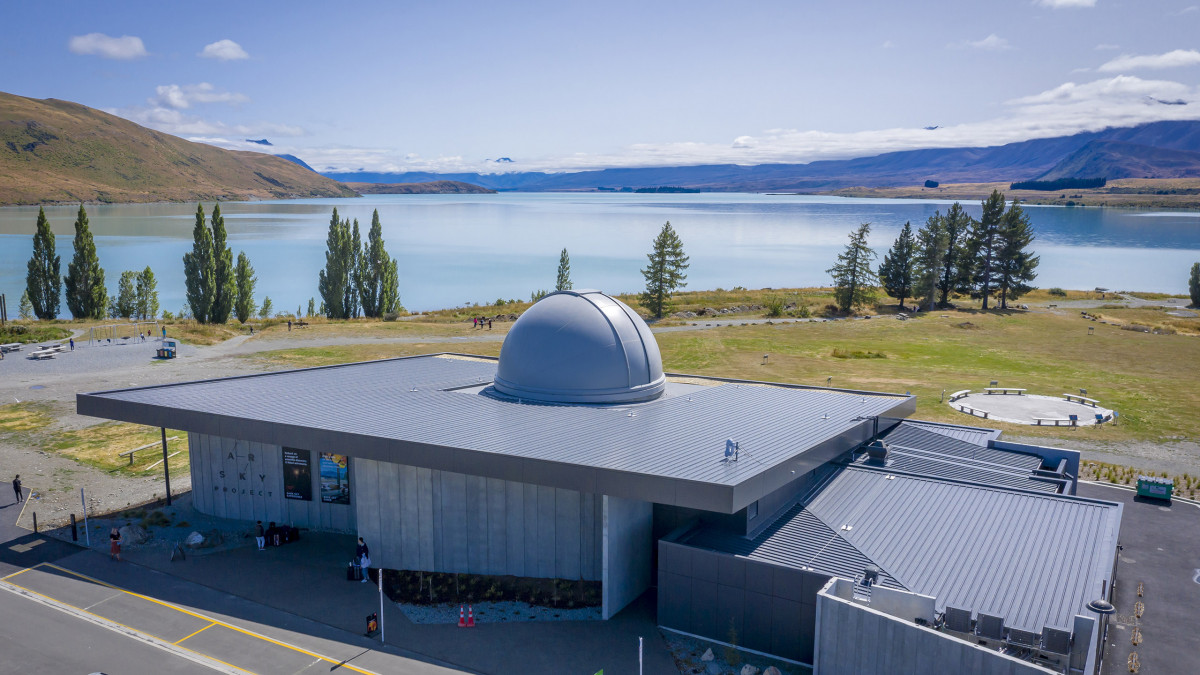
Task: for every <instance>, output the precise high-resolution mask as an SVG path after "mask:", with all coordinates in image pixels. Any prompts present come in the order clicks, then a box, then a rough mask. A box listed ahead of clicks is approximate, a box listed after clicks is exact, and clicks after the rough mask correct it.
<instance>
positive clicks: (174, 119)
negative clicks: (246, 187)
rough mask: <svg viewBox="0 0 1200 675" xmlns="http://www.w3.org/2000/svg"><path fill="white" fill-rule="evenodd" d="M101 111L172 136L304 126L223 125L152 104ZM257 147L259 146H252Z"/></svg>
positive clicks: (285, 132) (281, 131) (276, 132)
mask: <svg viewBox="0 0 1200 675" xmlns="http://www.w3.org/2000/svg"><path fill="white" fill-rule="evenodd" d="M105 112H109V113H112V114H113V115H117V116H119V117H124V118H125V119H127V120H129V121H131V122H136V123H138V124H140V125H142V126H145V127H150V128H151V129H156V130H158V131H162V132H165V133H168V134H172V135H174V136H182V137H185V138H187V137H190V136H213V137H222V136H234V137H237V136H243V137H250V136H258V137H262V136H285V137H288V136H290V137H296V136H304V135H305V133H306V132H305V131H304V129H302V128H300V127H298V126H295V125H291V124H278V123H274V122H256V123H253V124H226V123H224V122H219V121H213V120H206V119H203V118H200V117H195V116H190V115H187V114H185V113H184V112H183V111H181V110H179V109H177V108H168V107H163V106H155V105H152V106H150V107H144V106H134V107H130V108H118V109H109V110H106V111H105ZM255 147H260V151H261V146H255Z"/></svg>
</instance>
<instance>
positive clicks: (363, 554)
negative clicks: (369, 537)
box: [354, 537, 371, 584]
mask: <svg viewBox="0 0 1200 675" xmlns="http://www.w3.org/2000/svg"><path fill="white" fill-rule="evenodd" d="M354 557H355V558H357V559H358V564H359V567H361V568H362V575H363V578H362V583H364V584H365V583H367V580H368V579H370V578H371V573H370V568H371V550H370V549H369V548H367V542H365V541H363V538H362V537H359V538H358V545H357V546H355V547H354Z"/></svg>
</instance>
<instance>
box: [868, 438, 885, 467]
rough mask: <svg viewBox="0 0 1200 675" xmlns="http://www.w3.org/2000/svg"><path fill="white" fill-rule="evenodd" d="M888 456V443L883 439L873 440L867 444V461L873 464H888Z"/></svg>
mask: <svg viewBox="0 0 1200 675" xmlns="http://www.w3.org/2000/svg"><path fill="white" fill-rule="evenodd" d="M887 457H888V444H887V443H884V442H883V441H871V444H870V445H868V446H867V461H869V462H871V463H872V464H886V463H887Z"/></svg>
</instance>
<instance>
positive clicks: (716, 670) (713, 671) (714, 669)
mask: <svg viewBox="0 0 1200 675" xmlns="http://www.w3.org/2000/svg"><path fill="white" fill-rule="evenodd" d="M704 672H706V673H708V675H721V673H723V672H725V669H724V668H722V667H721V666H720V664H718V663H717V662H716V661H709V662H708V665H706V666H704Z"/></svg>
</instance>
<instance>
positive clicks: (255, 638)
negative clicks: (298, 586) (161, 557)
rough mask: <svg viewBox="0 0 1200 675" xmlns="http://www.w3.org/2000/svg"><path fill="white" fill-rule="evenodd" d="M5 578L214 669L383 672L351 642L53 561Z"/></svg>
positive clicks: (38, 594)
mask: <svg viewBox="0 0 1200 675" xmlns="http://www.w3.org/2000/svg"><path fill="white" fill-rule="evenodd" d="M3 583H5V584H7V585H9V586H12V587H13V588H15V589H18V590H20V591H24V592H26V593H30V594H33V595H34V596H36V597H37V598H39V599H41V600H43V601H48V603H50V604H52V605H56V606H59V607H63V608H67V609H70V610H74V611H75V612H77V613H82V614H85V615H86V616H88V617H91V618H94V619H99V620H101V621H103V622H107V623H109V624H112V625H113V626H115V627H118V628H121V629H124V630H125V631H131V632H132V633H134V634H135V635H136V636H137V637H142V638H147V639H149V640H150V641H153V642H154V643H156V644H157V646H159V647H162V648H165V649H167V650H168V651H171V649H172V648H175V649H178V650H186V651H187V652H189V653H190V654H192V655H195V656H199V657H202V658H203V659H205V660H207V661H209V662H210V666H212V667H215V668H216V669H217V670H223V671H226V672H248V673H309V674H313V673H329V672H330V671H333V670H340V671H348V672H354V673H362V674H364V675H374V674H375V673H378V672H384V671H383V670H373V669H369V668H367V667H363V666H360V665H355V664H353V663H348V661H349V660H351V659H353V658H355V657H356V656H361V655H362V653H363V650H362V649H356V648H354V647H353V646H351V645H345V649H342V650H340V651H339V653H337V654H336V655H328V654H322V653H317V652H314V651H312V650H309V649H305V648H302V647H299V646H297V645H294V644H290V643H288V642H286V641H283V640H279V639H276V638H272V637H268V636H266V635H263V634H260V633H256V632H254V631H251V630H247V629H245V628H242V627H240V626H237V625H234V624H232V623H230V622H228V621H225V620H223V619H221V618H218V617H214V616H210V615H206V614H203V613H200V612H197V611H194V610H192V609H189V608H186V607H181V606H177V605H174V604H171V603H168V602H164V601H162V600H158V599H156V598H152V597H149V596H146V595H142V594H139V593H134V592H132V591H128V590H125V589H122V588H119V587H117V586H114V585H112V584H109V583H106V582H104V581H101V580H99V579H95V578H92V577H89V576H86V575H83V574H80V573H78V572H73V571H71V570H68V569H66V568H64V567H60V566H58V565H55V564H52V563H41V564H38V565H36V566H34V567H31V568H28V569H25V570H22V571H19V572H15V573H13V574H10V575H8V576H6V577H4V578H3ZM168 645H169V646H168ZM343 652H344V653H343ZM438 670H440V669H438Z"/></svg>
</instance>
